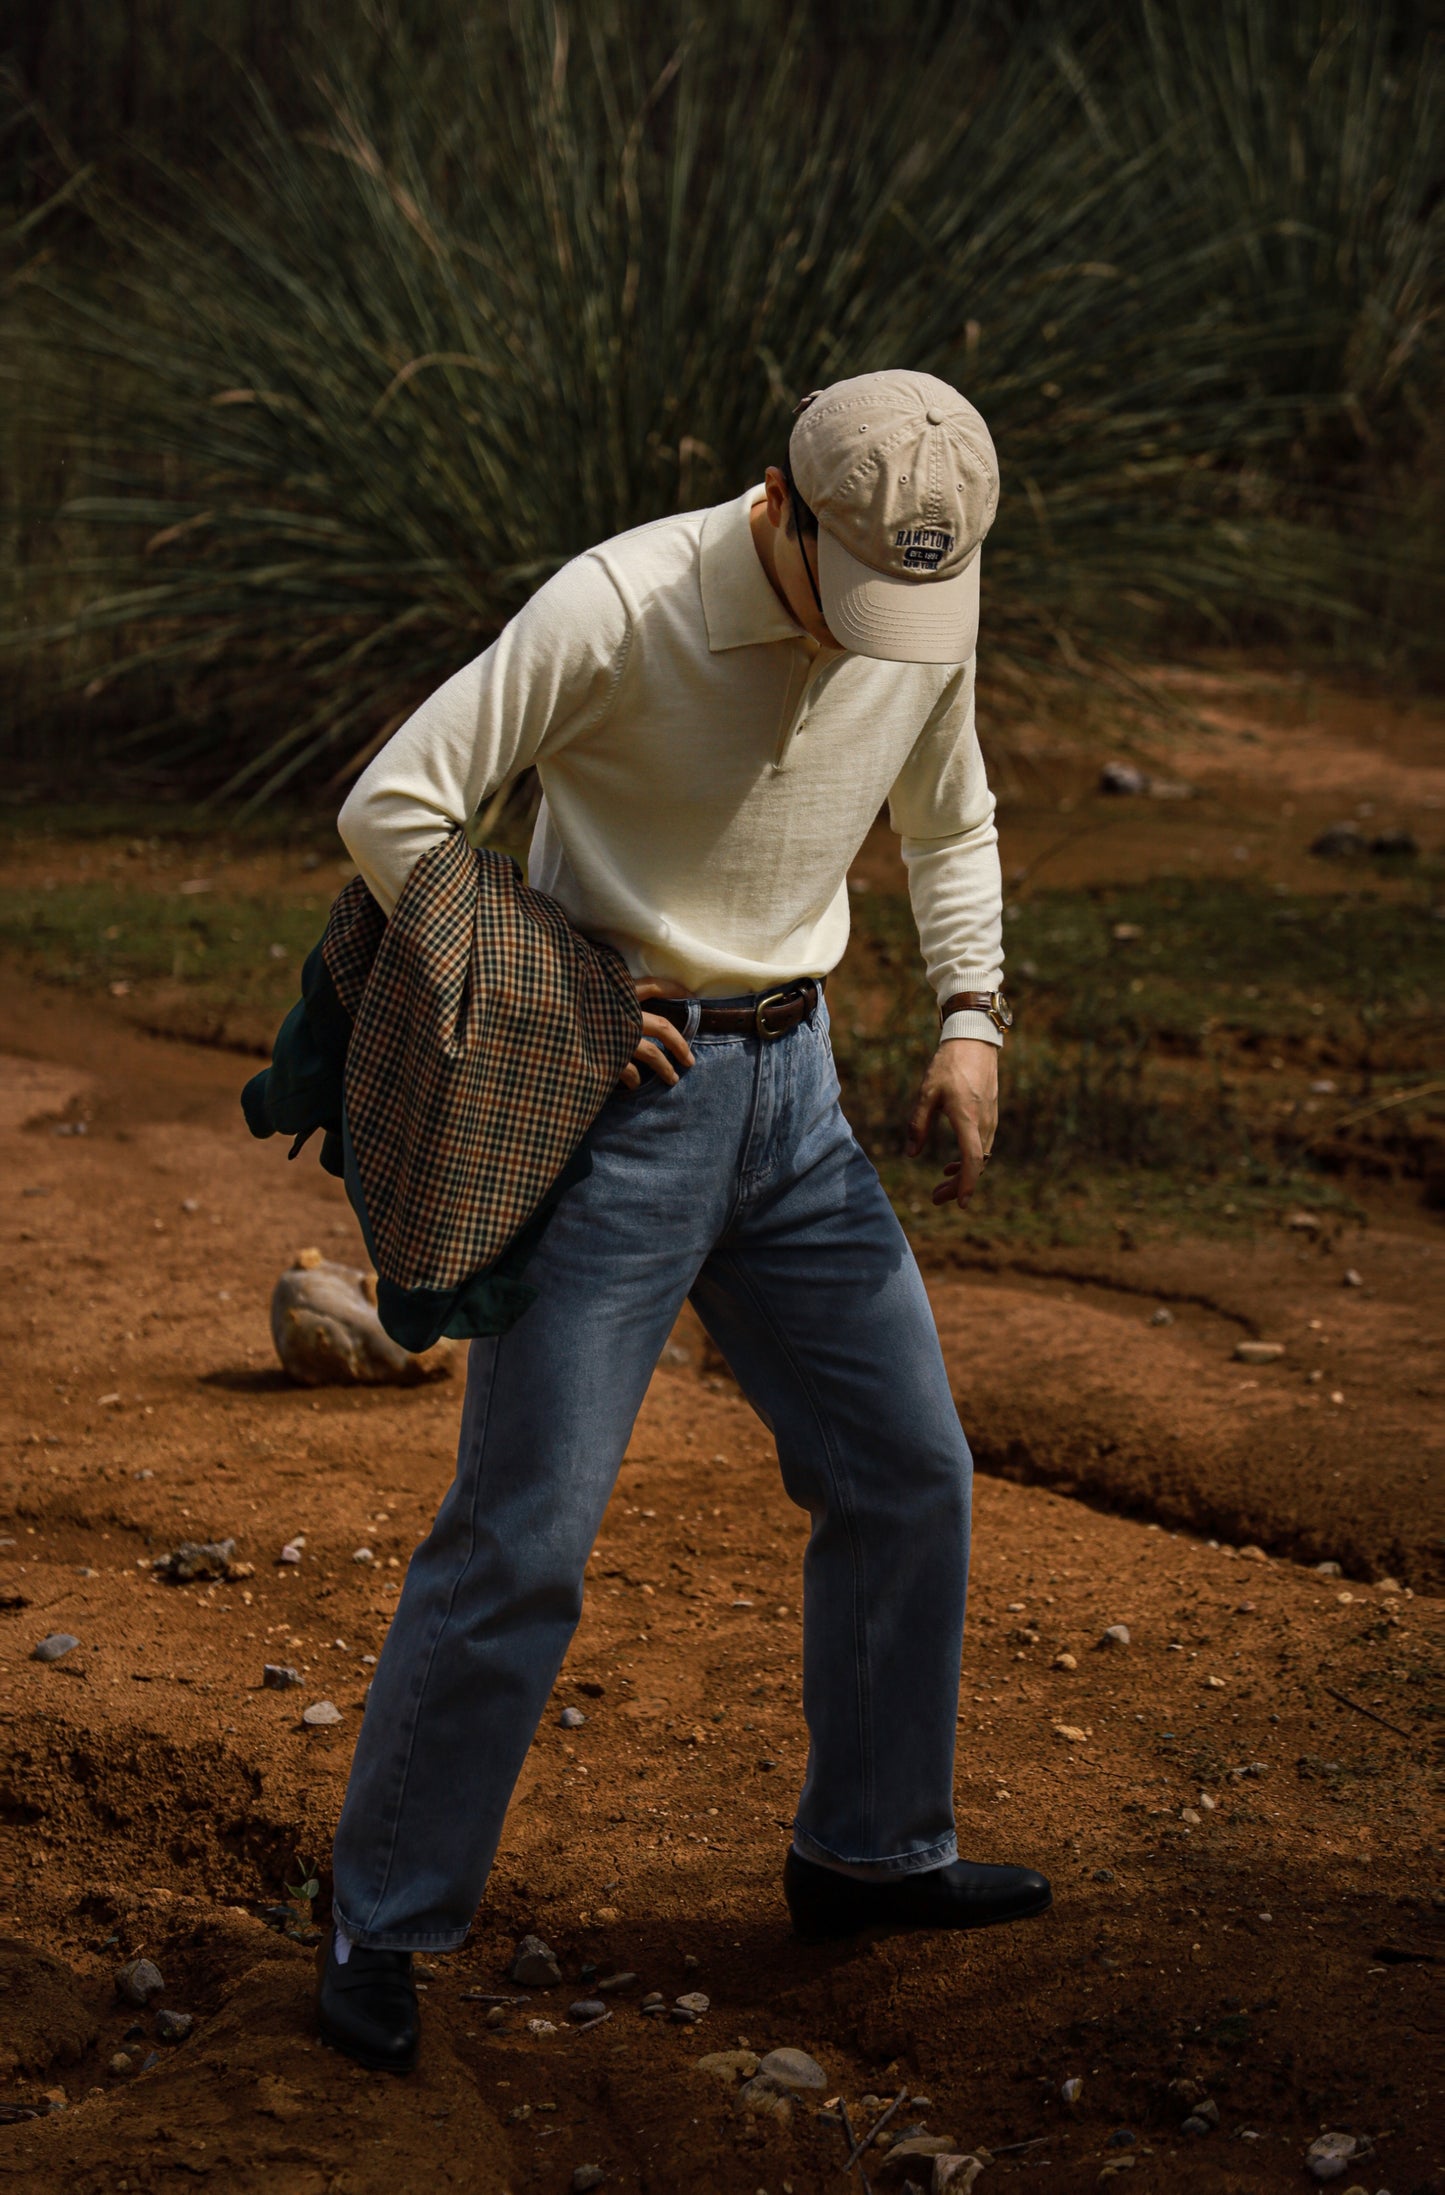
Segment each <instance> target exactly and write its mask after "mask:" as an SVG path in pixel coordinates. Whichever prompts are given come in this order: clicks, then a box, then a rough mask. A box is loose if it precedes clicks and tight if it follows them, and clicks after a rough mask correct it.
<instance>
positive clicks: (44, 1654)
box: [30, 1631, 80, 1661]
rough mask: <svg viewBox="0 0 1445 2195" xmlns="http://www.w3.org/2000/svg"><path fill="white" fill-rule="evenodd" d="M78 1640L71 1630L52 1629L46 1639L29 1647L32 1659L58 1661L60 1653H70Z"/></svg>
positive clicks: (78, 1642)
mask: <svg viewBox="0 0 1445 2195" xmlns="http://www.w3.org/2000/svg"><path fill="white" fill-rule="evenodd" d="M79 1644H80V1641H79V1639H78V1638H76V1636H75V1634H74V1632H72V1631H52V1632H51V1634H50V1636H49V1638H48V1639H42V1640H41V1641H40V1644H39V1645H38V1646H32V1647H31V1649H30V1659H31V1660H32V1661H59V1660H60V1659H61V1657H62V1655H65V1654H69V1653H72V1652H73V1651H74V1649H75V1648H76V1647H77V1646H79Z"/></svg>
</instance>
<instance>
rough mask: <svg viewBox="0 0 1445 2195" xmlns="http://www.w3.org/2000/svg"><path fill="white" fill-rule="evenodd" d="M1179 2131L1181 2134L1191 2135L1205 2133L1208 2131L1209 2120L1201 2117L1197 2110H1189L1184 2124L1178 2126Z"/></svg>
mask: <svg viewBox="0 0 1445 2195" xmlns="http://www.w3.org/2000/svg"><path fill="white" fill-rule="evenodd" d="M1179 2131H1180V2133H1181V2134H1188V2135H1191V2136H1193V2135H1196V2134H1207V2133H1208V2132H1209V2121H1208V2120H1207V2119H1201V2118H1200V2116H1199V2113H1198V2112H1197V2111H1191V2112H1190V2114H1189V2116H1188V2118H1187V2119H1186V2120H1185V2121H1184V2124H1183V2125H1182V2126H1181V2127H1180V2129H1179Z"/></svg>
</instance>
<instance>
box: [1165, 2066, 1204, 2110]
mask: <svg viewBox="0 0 1445 2195" xmlns="http://www.w3.org/2000/svg"><path fill="white" fill-rule="evenodd" d="M1169 2093H1170V2095H1171V2096H1172V2097H1173V2098H1174V2101H1175V2103H1176V2104H1188V2105H1191V2106H1192V2105H1194V2104H1197V2103H1198V2101H1199V2099H1200V2097H1201V2096H1202V2095H1203V2094H1204V2091H1203V2089H1202V2088H1201V2087H1200V2085H1199V2083H1198V2081H1191V2080H1190V2079H1189V2077H1188V2075H1187V2074H1183V2073H1181V2074H1180V2076H1179V2078H1178V2080H1175V2081H1171V2082H1170V2083H1169Z"/></svg>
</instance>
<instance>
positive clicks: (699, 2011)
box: [674, 1989, 712, 2020]
mask: <svg viewBox="0 0 1445 2195" xmlns="http://www.w3.org/2000/svg"><path fill="white" fill-rule="evenodd" d="M711 2003H712V1999H711V1998H710V1997H705V1996H704V1995H703V1993H702V1991H701V1990H700V1989H690V1990H688V1992H687V1994H686V1995H685V1996H682V1997H679V1998H678V2000H677V2004H676V2006H675V2008H674V2009H675V2010H676V2011H678V2012H689V2013H691V2015H692V2017H693V2018H694V2019H695V2020H700V2019H701V2018H702V2016H703V2014H704V2012H706V2011H707V2010H708V2008H709V2006H710V2005H711Z"/></svg>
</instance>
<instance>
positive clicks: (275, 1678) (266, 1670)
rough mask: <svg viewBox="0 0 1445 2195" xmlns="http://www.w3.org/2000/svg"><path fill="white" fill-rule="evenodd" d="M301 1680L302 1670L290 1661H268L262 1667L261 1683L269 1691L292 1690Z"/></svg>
mask: <svg viewBox="0 0 1445 2195" xmlns="http://www.w3.org/2000/svg"><path fill="white" fill-rule="evenodd" d="M300 1682H301V1672H300V1670H299V1669H293V1668H292V1667H291V1664H290V1663H289V1662H282V1661H268V1662H264V1663H263V1664H262V1667H261V1685H262V1689H263V1690H264V1691H267V1692H290V1691H291V1690H292V1689H293V1688H294V1687H295V1686H296V1685H298V1684H300Z"/></svg>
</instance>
